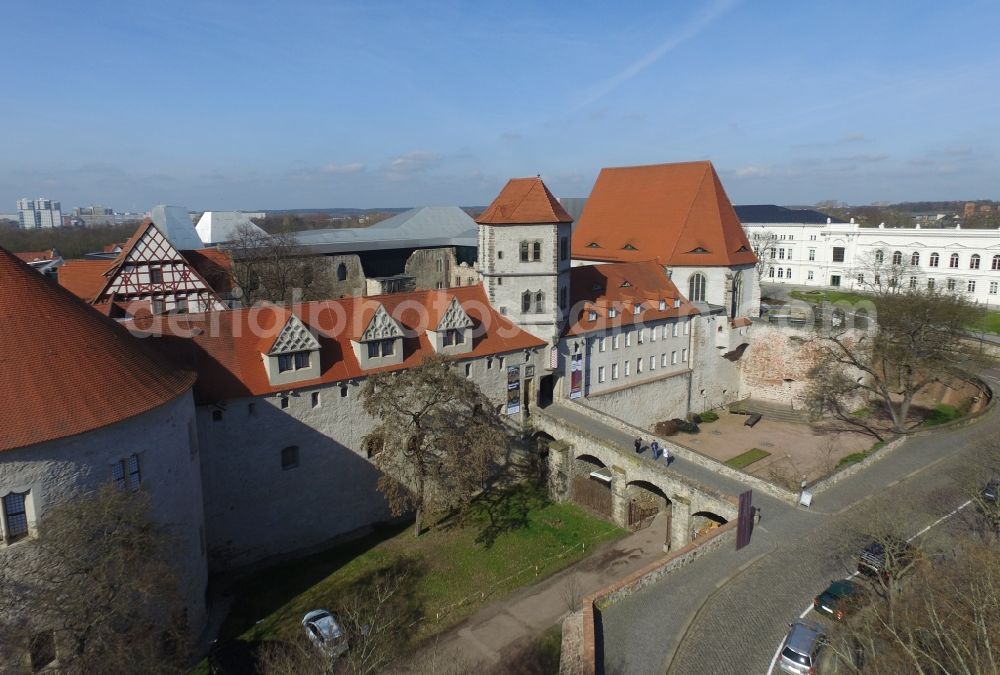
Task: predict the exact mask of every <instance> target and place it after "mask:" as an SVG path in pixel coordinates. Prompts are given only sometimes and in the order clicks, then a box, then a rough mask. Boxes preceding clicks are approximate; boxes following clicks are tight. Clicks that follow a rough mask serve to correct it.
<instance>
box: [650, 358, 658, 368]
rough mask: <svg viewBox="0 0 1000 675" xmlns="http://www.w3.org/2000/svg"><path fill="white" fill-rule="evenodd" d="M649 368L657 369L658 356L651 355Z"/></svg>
mask: <svg viewBox="0 0 1000 675" xmlns="http://www.w3.org/2000/svg"><path fill="white" fill-rule="evenodd" d="M649 369H650V370H656V357H655V356H650V357H649Z"/></svg>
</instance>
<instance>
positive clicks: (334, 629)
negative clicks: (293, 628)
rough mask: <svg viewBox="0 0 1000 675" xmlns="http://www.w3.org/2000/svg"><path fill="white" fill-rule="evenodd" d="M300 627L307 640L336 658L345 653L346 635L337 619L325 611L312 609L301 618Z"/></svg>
mask: <svg viewBox="0 0 1000 675" xmlns="http://www.w3.org/2000/svg"><path fill="white" fill-rule="evenodd" d="M302 627H303V628H304V629H305V631H306V635H307V636H308V637H309V640H310V641H311V642H312V643H313V644H314V645H316V646H317V647H319V648H320V649H321V650H323V652H324V653H326V654H328V655H329V656H330V657H331V658H336V657H338V656H340V655H341V654H343V653H344V652H346V651H347V646H348V645H347V635H346V634H345V633H344V629H343V628H342V627H341V626H340V623H339V622H338V621H337V617H336V616H334V615H333V614H331V613H330V612H328V611H326V610H325V609H314V610H313V611H311V612H309V613H308V614H306V615H305V616H304V617H302Z"/></svg>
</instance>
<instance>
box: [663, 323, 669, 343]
mask: <svg viewBox="0 0 1000 675" xmlns="http://www.w3.org/2000/svg"><path fill="white" fill-rule="evenodd" d="M669 328H670V326H668V325H667V324H663V339H664V340H666V339H667V332H668V329H669Z"/></svg>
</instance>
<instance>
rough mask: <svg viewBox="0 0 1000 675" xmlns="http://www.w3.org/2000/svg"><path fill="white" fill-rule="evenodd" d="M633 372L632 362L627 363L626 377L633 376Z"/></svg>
mask: <svg viewBox="0 0 1000 675" xmlns="http://www.w3.org/2000/svg"><path fill="white" fill-rule="evenodd" d="M631 371H632V362H631V361H626V362H625V377H628V376H629V375H631V374H632V372H631Z"/></svg>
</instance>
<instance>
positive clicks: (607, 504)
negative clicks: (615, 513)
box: [572, 476, 611, 518]
mask: <svg viewBox="0 0 1000 675" xmlns="http://www.w3.org/2000/svg"><path fill="white" fill-rule="evenodd" d="M572 494H573V501H574V502H576V503H577V504H579V505H580V506H585V507H587V508H588V509H591V510H593V511H596V512H597V513H599V514H601V515H602V516H605V517H607V518H610V517H611V486H610V485H607V484H606V483H603V482H601V481H599V480H597V479H594V478H591V477H590V476H574V477H573V493H572Z"/></svg>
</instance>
